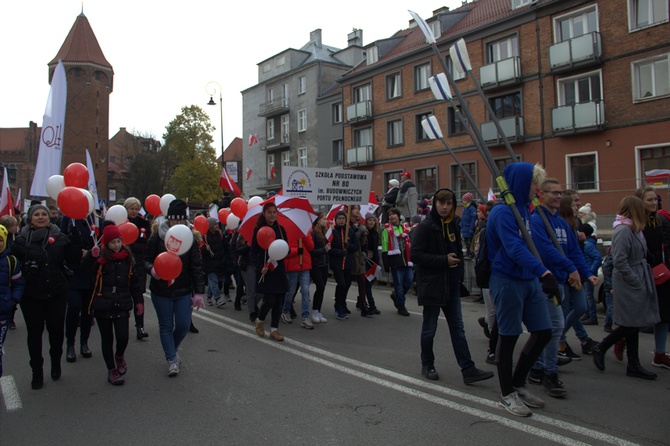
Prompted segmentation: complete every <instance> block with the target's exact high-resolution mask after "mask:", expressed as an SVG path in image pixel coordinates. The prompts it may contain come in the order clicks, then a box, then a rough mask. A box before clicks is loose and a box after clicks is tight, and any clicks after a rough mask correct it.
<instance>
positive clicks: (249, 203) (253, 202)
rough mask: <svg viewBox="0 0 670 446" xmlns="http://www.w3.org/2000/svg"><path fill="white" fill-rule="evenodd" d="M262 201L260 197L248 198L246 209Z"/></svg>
mask: <svg viewBox="0 0 670 446" xmlns="http://www.w3.org/2000/svg"><path fill="white" fill-rule="evenodd" d="M262 201H263V199H262V198H261V197H259V196H258V195H255V196H253V197H251V198H249V202H248V203H247V209H249V208H252V207H254V206H256V205H257V204H258V203H260V202H262Z"/></svg>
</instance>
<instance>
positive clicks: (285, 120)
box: [281, 113, 291, 143]
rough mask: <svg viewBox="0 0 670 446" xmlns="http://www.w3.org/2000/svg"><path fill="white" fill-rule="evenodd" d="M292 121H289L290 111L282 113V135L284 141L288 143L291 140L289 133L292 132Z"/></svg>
mask: <svg viewBox="0 0 670 446" xmlns="http://www.w3.org/2000/svg"><path fill="white" fill-rule="evenodd" d="M289 124H290V122H289V115H288V113H287V114H285V115H281V137H282V142H284V143H288V142H289V135H290V133H291V131H290V128H291V127H290V125H289Z"/></svg>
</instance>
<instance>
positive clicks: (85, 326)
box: [65, 288, 93, 345]
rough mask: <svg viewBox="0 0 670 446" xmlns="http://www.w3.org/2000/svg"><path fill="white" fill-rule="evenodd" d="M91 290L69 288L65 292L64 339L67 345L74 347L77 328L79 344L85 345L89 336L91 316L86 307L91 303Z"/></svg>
mask: <svg viewBox="0 0 670 446" xmlns="http://www.w3.org/2000/svg"><path fill="white" fill-rule="evenodd" d="M92 296H93V290H80V289H74V288H70V289H69V290H68V291H67V313H66V315H65V339H66V340H67V345H74V338H75V336H76V335H77V328H78V327H80V328H81V333H80V336H79V342H80V343H81V344H86V343H87V342H88V337H89V336H90V335H91V326H92V325H93V316H91V314H89V311H88V307H89V305H90V303H91V297H92Z"/></svg>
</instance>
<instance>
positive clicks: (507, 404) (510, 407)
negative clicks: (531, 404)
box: [499, 391, 533, 417]
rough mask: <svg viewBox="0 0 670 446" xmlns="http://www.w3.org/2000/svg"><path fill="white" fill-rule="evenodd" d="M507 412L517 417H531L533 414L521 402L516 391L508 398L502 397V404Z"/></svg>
mask: <svg viewBox="0 0 670 446" xmlns="http://www.w3.org/2000/svg"><path fill="white" fill-rule="evenodd" d="M499 404H500V405H501V406H502V407H504V408H505V410H507V412H509V413H511V414H512V415H516V416H517V417H529V416H531V415H532V414H533V412H531V410H530V409H529V408H528V407H527V406H526V405H525V404H524V403H523V402H522V401H521V398H520V397H519V392H517V391H514V392H512V393H510V394H509V395H507V396H501V397H500V403H499Z"/></svg>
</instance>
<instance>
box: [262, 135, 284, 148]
mask: <svg viewBox="0 0 670 446" xmlns="http://www.w3.org/2000/svg"><path fill="white" fill-rule="evenodd" d="M289 145H291V135H289V134H288V133H282V134H281V135H275V136H274V137H272V138H267V139H266V140H265V144H262V145H261V146H260V149H261V150H273V149H283V148H285V147H288V146H289Z"/></svg>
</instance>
